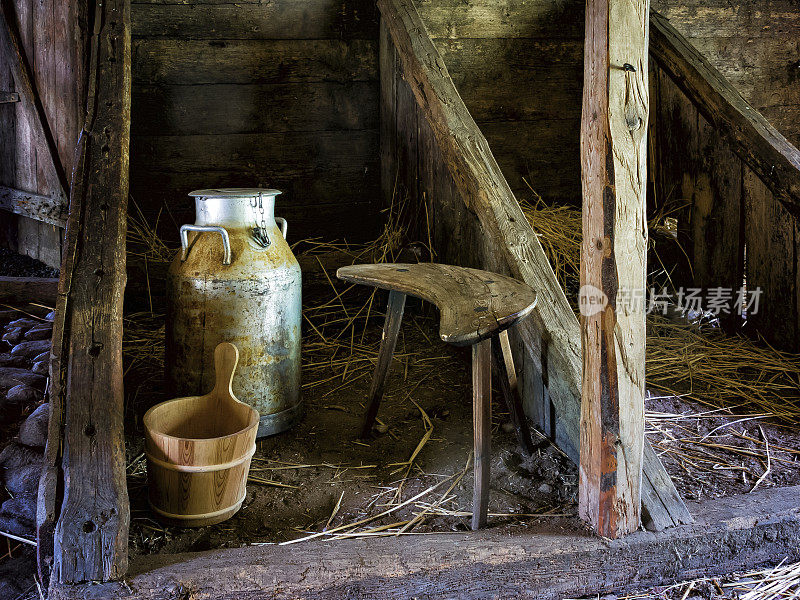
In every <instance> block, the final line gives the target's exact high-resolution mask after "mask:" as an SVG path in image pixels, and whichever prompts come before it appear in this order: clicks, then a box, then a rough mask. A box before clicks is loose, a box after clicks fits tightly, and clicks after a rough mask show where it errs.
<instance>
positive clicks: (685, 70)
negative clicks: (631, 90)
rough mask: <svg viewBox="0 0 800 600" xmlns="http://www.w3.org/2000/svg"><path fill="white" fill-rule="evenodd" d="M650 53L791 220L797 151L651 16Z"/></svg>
mask: <svg viewBox="0 0 800 600" xmlns="http://www.w3.org/2000/svg"><path fill="white" fill-rule="evenodd" d="M651 24H652V27H651V29H652V36H651V43H650V51H651V53H652V54H653V57H654V59H655V60H656V61H658V64H659V66H660V67H661V68H662V69H664V70H665V71H666V72H667V73H669V75H670V76H671V77H672V78H673V80H674V81H675V82H676V83H677V84H678V86H679V87H680V88H681V89H682V90H683V91H684V93H686V94H687V95H688V97H689V98H690V99H691V100H692V102H694V104H695V105H696V106H697V108H698V110H699V111H700V113H701V114H703V116H704V117H705V118H706V119H707V120H708V121H709V123H710V124H711V126H712V127H714V129H716V130H717V131H718V132H719V134H720V135H721V136H722V137H723V139H725V140H726V141H727V142H728V143H729V144H730V147H731V149H732V150H733V151H734V152H735V153H736V154H737V155H738V156H739V157H740V158H741V159H742V160H743V161H744V162H745V163H746V164H747V165H748V167H750V168H751V169H752V170H753V171H754V172H755V173H756V174H757V175H758V176H759V177H761V179H762V180H763V181H764V183H765V184H766V185H767V186H768V187H769V188H770V190H772V192H773V193H774V194H775V195H776V196H777V197H778V198H779V199H780V200H781V202H783V203H784V205H785V206H786V208H787V209H788V210H789V212H791V213H792V214H793V215H795V216H796V217H800V150H798V149H797V148H795V147H794V146H793V145H792V144H791V143H790V142H789V141H788V140H787V139H786V138H785V137H784V136H783V135H782V134H781V133H780V132H779V131H778V130H777V129H775V127H774V126H772V125H771V124H770V123H769V122H768V121H767V120H766V119H765V118H764V117H763V116H762V115H761V114H760V113H759V112H758V111H756V110H755V109H754V108H753V107H752V106H750V105H749V104H748V103H747V102H746V101H745V99H744V98H742V96H741V94H740V93H739V92H738V91H737V90H736V89H735V88H734V87H733V85H731V83H730V82H729V81H727V80H726V79H725V78H724V77H723V76H722V75H721V74H720V73H719V71H717V70H716V69H715V68H714V67H713V66H712V65H711V64H710V63H709V62H708V60H706V59H705V58H704V57H703V56H702V55H701V54H700V53H699V52H698V51H697V50H696V49H695V48H694V47H693V46H692V45H691V44H689V42H687V40H686V39H685V38H684V37H683V36H682V35H681V34H679V33H678V32H677V31H676V30H675V28H674V27H672V25H670V24H669V22H668V21H667V20H666V19H665V18H664V17H662V16H661V15H659V14H657V13H652V15H651Z"/></svg>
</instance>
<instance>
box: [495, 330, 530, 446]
mask: <svg viewBox="0 0 800 600" xmlns="http://www.w3.org/2000/svg"><path fill="white" fill-rule="evenodd" d="M492 355H493V357H494V363H495V367H496V368H497V371H498V373H499V375H500V390H501V391H502V393H503V398H504V399H505V401H506V407H507V408H508V412H509V414H510V415H511V422H512V423H513V425H514V429H515V430H516V432H517V440H518V441H519V445H520V446H522V451H523V452H525V454H527V455H528V456H531V455H532V454H533V441H532V440H531V430H530V429H529V428H528V420H527V419H526V418H525V411H523V409H522V398H521V396H520V393H519V385H518V382H517V371H516V369H515V368H514V356H513V355H512V354H511V343H510V342H509V341H508V331H501V332H500V333H499V334H498V335H496V336H494V337H493V339H492Z"/></svg>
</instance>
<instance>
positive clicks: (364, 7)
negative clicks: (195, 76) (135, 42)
mask: <svg viewBox="0 0 800 600" xmlns="http://www.w3.org/2000/svg"><path fill="white" fill-rule="evenodd" d="M132 8H133V35H134V36H135V37H177V38H184V39H226V40H235V39H240V40H241V39H289V40H296V39H309V40H313V39H329V38H334V39H339V38H341V39H376V37H377V34H378V20H377V13H376V10H375V4H374V2H372V0H343V1H338V0H305V1H304V2H297V1H296V0H273V1H272V2H269V3H264V2H252V1H246V2H236V3H232V2H220V3H216V2H214V3H212V2H193V3H192V4H183V3H173V2H137V3H134V4H133V7H132Z"/></svg>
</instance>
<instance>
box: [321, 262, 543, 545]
mask: <svg viewBox="0 0 800 600" xmlns="http://www.w3.org/2000/svg"><path fill="white" fill-rule="evenodd" d="M336 276H337V277H339V279H343V280H345V281H350V282H353V283H359V284H363V285H371V286H373V287H377V288H382V289H385V290H389V306H388V308H387V310H386V321H385V323H384V326H383V339H382V341H381V348H380V352H379V354H378V364H377V365H376V366H375V374H374V375H373V378H372V385H371V387H370V391H369V402H368V405H367V414H366V418H365V420H364V427H363V429H362V431H361V435H362V437H367V436H369V435H370V433H371V432H372V426H373V424H374V422H375V418H376V416H377V414H378V406H379V405H380V402H381V398H382V397H383V387H384V384H385V382H386V376H387V374H388V372H389V365H390V364H391V362H392V354H393V353H394V348H395V344H396V342H397V334H398V332H399V331H400V322H401V321H402V319H403V309H404V307H405V301H406V296H407V295H409V296H415V297H417V298H421V299H423V300H427V301H428V302H432V303H433V304H435V305H436V306H437V307H438V309H439V312H440V315H441V321H440V324H439V336H440V337H441V338H442V341H444V342H447V343H448V344H453V345H454V346H472V411H473V427H474V441H475V487H474V491H473V500H472V529H478V528H480V527H483V526H484V525H485V524H486V516H487V512H488V504H489V464H490V455H489V452H490V440H491V425H492V423H491V416H492V405H491V401H492V396H491V373H492V371H491V362H492V356H494V362H495V366H496V367H497V368H498V370H499V372H500V373H501V374H502V376H501V377H500V384H501V389H502V392H503V397H504V398H505V401H506V404H507V405H508V411H509V413H510V415H511V420H512V422H513V424H514V428H515V429H516V432H517V437H518V439H519V442H520V445H521V446H522V449H523V450H524V451H525V453H526V454H528V455H530V454H531V452H532V450H533V444H532V442H531V437H530V431H529V429H528V424H527V421H526V420H525V414H524V413H523V411H522V401H521V399H520V395H519V390H518V388H517V384H516V372H515V370H514V361H513V357H512V355H511V346H510V344H509V341H508V332H507V330H508V329H509V328H510V327H512V326H513V325H514V324H515V323H516V322H517V321H519V320H521V319H524V318H525V317H526V316H528V315H529V314H530V313H531V311H532V310H533V308H534V306H536V292H534V291H533V290H532V289H531V288H530V287H528V286H527V285H525V284H524V283H522V282H520V281H517V280H516V279H512V278H510V277H505V276H503V275H497V274H496V273H489V272H487V271H479V270H477V269H466V268H463V267H454V266H450V265H439V264H430V263H421V264H373V265H353V266H351V267H342V268H341V269H339V270H338V271H337V273H336Z"/></svg>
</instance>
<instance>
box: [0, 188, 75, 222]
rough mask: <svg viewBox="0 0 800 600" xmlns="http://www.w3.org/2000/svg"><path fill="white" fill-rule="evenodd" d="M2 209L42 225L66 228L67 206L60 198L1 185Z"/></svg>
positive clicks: (0, 199) (0, 200) (0, 204)
mask: <svg viewBox="0 0 800 600" xmlns="http://www.w3.org/2000/svg"><path fill="white" fill-rule="evenodd" d="M0 208H1V209H3V210H5V211H8V212H12V213H14V214H16V215H22V216H24V217H28V218H30V219H34V220H36V221H40V222H42V223H49V224H50V225H55V226H57V227H62V228H63V227H64V226H65V225H66V222H67V219H66V216H67V206H66V203H64V202H63V201H62V199H61V197H60V196H56V197H52V196H42V195H41V194H34V193H32V192H25V191H23V190H18V189H15V188H11V187H8V186H5V185H0Z"/></svg>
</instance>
